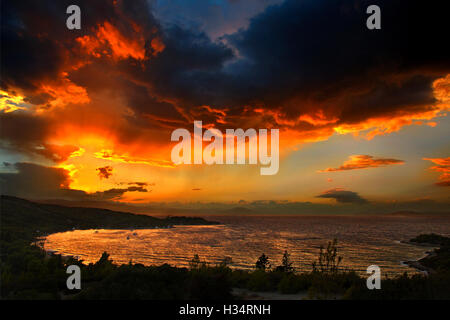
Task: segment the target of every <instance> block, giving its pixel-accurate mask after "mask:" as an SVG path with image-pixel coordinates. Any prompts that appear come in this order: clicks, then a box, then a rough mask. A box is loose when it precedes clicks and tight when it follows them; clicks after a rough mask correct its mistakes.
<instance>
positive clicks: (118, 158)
mask: <svg viewBox="0 0 450 320" xmlns="http://www.w3.org/2000/svg"><path fill="white" fill-rule="evenodd" d="M94 156H95V157H96V158H98V159H104V160H109V161H113V162H121V163H134V164H146V165H149V166H156V167H163V168H174V167H175V165H174V164H173V163H172V162H171V161H166V160H155V159H143V158H137V157H131V156H128V155H126V154H125V155H119V154H116V153H114V151H112V150H101V151H100V152H95V153H94Z"/></svg>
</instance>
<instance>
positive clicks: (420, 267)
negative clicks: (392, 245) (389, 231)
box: [400, 240, 440, 276]
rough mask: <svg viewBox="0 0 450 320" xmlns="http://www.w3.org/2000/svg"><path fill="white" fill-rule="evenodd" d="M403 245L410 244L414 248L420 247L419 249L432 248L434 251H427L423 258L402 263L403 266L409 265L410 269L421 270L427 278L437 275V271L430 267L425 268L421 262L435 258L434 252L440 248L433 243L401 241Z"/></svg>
mask: <svg viewBox="0 0 450 320" xmlns="http://www.w3.org/2000/svg"><path fill="white" fill-rule="evenodd" d="M400 242H401V243H404V244H409V245H413V246H418V247H427V248H430V249H432V250H427V251H425V252H424V256H422V257H421V258H419V259H417V260H407V261H402V263H403V264H405V265H407V266H408V267H410V268H414V269H416V270H419V271H420V272H422V273H424V274H425V275H426V276H428V275H430V274H432V273H435V272H436V271H435V270H434V269H432V268H430V267H427V266H424V265H423V264H422V263H421V261H422V260H424V259H429V258H431V257H435V256H436V253H435V252H434V250H435V249H437V248H439V247H440V246H438V245H436V244H433V243H426V242H423V243H420V242H414V241H409V240H408V241H406V240H402V241H400Z"/></svg>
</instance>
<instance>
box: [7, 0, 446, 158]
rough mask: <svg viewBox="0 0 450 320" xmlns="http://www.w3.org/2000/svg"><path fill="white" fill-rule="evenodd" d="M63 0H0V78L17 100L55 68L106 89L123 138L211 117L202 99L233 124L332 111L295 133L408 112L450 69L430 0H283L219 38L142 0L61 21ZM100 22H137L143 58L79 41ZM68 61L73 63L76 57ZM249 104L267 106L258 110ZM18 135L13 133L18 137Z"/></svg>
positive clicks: (30, 97)
mask: <svg viewBox="0 0 450 320" xmlns="http://www.w3.org/2000/svg"><path fill="white" fill-rule="evenodd" d="M114 3H117V4H116V5H115V4H114ZM150 3H151V2H150ZM69 4H72V2H71V1H69V0H63V1H56V2H55V1H50V0H44V1H32V0H22V1H2V4H1V5H2V10H1V18H2V19H1V21H2V22H1V24H2V31H1V42H2V43H1V44H2V55H1V67H2V68H1V69H2V71H1V73H2V74H1V75H2V77H1V86H2V88H6V89H8V88H11V87H12V88H14V87H18V88H19V89H22V90H25V91H26V96H25V100H26V101H28V102H30V103H32V104H44V103H45V102H47V101H48V99H49V97H48V95H46V94H45V93H42V92H38V91H36V90H35V89H36V87H37V86H38V85H39V81H41V80H42V79H55V78H57V77H58V75H59V74H60V73H61V71H65V72H67V73H68V76H67V78H68V79H69V80H71V81H72V82H73V83H74V84H75V85H78V86H81V87H83V88H85V89H86V91H87V94H88V95H89V97H93V96H95V93H98V92H102V93H103V92H108V93H109V94H110V95H111V96H112V97H113V98H117V99H114V100H113V99H110V101H124V104H125V105H126V107H127V108H129V110H131V112H130V113H120V116H121V117H122V119H124V120H125V121H124V122H125V124H124V125H123V126H120V129H117V127H115V128H114V130H119V131H120V132H119V133H118V136H119V138H118V139H119V141H121V142H124V143H126V142H128V141H131V140H133V139H137V138H141V136H142V132H144V131H146V130H147V131H148V132H149V136H151V137H152V139H161V141H163V140H164V141H166V140H167V139H166V137H167V135H166V134H160V135H157V134H155V132H153V131H151V130H160V128H166V129H172V128H174V127H183V126H185V125H186V124H187V122H192V121H193V120H199V119H200V118H201V119H202V120H203V121H204V123H205V124H206V123H216V125H218V126H220V124H219V123H218V122H217V121H218V119H219V118H220V117H218V116H217V113H215V111H210V110H225V111H226V119H227V121H229V122H233V125H234V126H236V127H246V126H248V125H249V124H251V125H252V126H256V125H261V127H272V126H274V125H276V126H277V127H281V128H282V126H284V125H286V124H285V123H283V122H280V121H279V119H281V120H291V119H294V120H296V119H298V118H299V116H301V115H304V114H309V115H311V114H314V113H315V112H317V111H318V110H321V111H322V112H323V117H324V118H325V119H336V121H335V122H332V123H331V124H330V123H326V122H325V123H322V124H321V123H313V124H311V123H306V122H304V121H300V122H298V121H297V122H296V123H294V124H292V125H290V126H292V127H293V129H295V130H297V131H299V132H302V133H304V132H308V131H312V130H315V129H317V128H319V129H321V127H326V128H325V129H329V128H331V126H336V125H341V124H354V123H361V122H364V121H365V120H367V119H369V118H375V117H387V118H393V117H396V116H404V115H409V114H416V113H420V112H424V111H429V110H430V109H431V108H433V107H432V106H431V105H432V104H433V103H434V97H433V92H432V88H431V84H432V81H433V80H435V79H436V78H438V77H442V76H444V75H445V74H447V73H449V72H450V61H449V60H450V59H449V58H448V54H447V51H446V50H445V49H444V48H443V45H444V42H445V41H444V38H445V37H443V35H445V34H446V30H448V24H447V20H448V19H447V11H445V10H442V8H441V6H440V3H439V2H438V1H434V0H431V1H430V2H429V3H427V5H426V6H424V5H423V3H422V2H420V1H415V0H414V1H408V2H404V1H399V0H383V1H375V2H374V1H366V0H363V1H348V0H328V1H325V0H323V1H319V0H298V1H297V0H295V1H294V0H286V1H284V2H283V3H281V4H280V5H274V6H270V7H268V8H267V9H266V10H265V11H263V12H262V13H261V14H258V15H257V16H255V17H253V18H252V19H251V21H250V23H249V25H248V28H244V29H241V30H239V31H237V32H234V33H232V34H229V35H226V36H224V37H222V38H221V39H218V40H217V41H213V40H211V39H210V38H209V37H208V35H207V34H206V33H205V32H202V31H201V30H197V29H195V27H193V26H190V27H189V28H188V27H184V26H180V25H176V24H172V25H166V24H165V25H164V27H162V26H161V24H160V22H159V21H157V20H156V19H155V17H154V16H153V14H152V10H151V4H150V5H149V2H148V1H145V0H139V1H120V0H119V1H116V2H114V1H106V0H102V1H88V0H82V1H77V4H78V5H79V6H80V7H81V10H82V30H80V31H69V30H67V28H66V27H65V19H66V18H67V15H66V13H65V9H66V8H67V6H68V5H69ZM370 4H377V5H379V6H380V7H381V10H382V29H381V30H368V29H367V28H366V19H367V17H368V15H367V14H366V8H367V6H368V5H370ZM105 22H108V23H110V24H111V25H112V26H114V28H117V30H119V32H120V34H121V35H123V36H124V37H125V38H126V39H129V38H132V36H133V35H135V34H136V30H135V28H136V25H137V26H139V27H140V28H141V29H142V30H141V31H140V32H139V33H138V34H139V35H143V36H144V37H145V39H146V42H145V59H144V60H143V61H139V62H137V61H136V59H134V58H131V57H127V58H124V59H120V60H119V61H118V60H115V59H114V58H113V57H111V56H101V57H92V56H90V54H91V53H92V52H89V51H87V52H84V51H83V52H80V50H81V49H80V46H79V43H78V42H77V41H76V40H75V39H76V38H78V37H82V36H86V35H87V36H90V37H92V38H93V39H94V40H98V39H96V37H98V34H96V32H97V31H98V26H99V25H101V24H104V23H105ZM155 37H157V38H158V39H160V40H161V42H162V43H163V47H164V48H163V49H162V50H161V51H160V52H158V54H154V53H155V52H154V51H152V49H151V46H152V45H151V41H152V39H154V38H155ZM86 59H88V60H89V63H86V61H85V60H86ZM77 63H83V64H82V65H81V66H80V67H79V68H74V66H76V65H77ZM92 99H93V100H94V101H96V100H95V97H94V98H92ZM89 106H90V107H93V108H95V107H96V106H95V105H94V103H92V104H91V105H89ZM203 106H209V107H211V108H212V109H206V108H203ZM255 108H259V109H262V110H263V112H264V111H265V112H266V113H265V114H264V115H262V113H258V114H256V113H254V109H255ZM268 111H273V112H274V113H275V114H276V115H277V117H275V116H273V113H270V112H268ZM277 118H278V120H277ZM8 121H9V120H8ZM39 121H40V120H39ZM255 122H257V123H255ZM294 122H295V121H294ZM222 123H223V121H222ZM40 126H41V125H40V124H37V128H36V129H35V128H33V126H23V127H22V128H23V131H24V132H21V133H18V135H26V136H27V137H30V138H31V139H34V140H37V139H36V138H33V137H38V136H39V135H37V136H36V135H34V134H32V132H34V131H39V132H38V133H40V132H42V131H44V130H45V129H44V130H41V129H40V128H41V127H40ZM26 131H30V133H27V132H26ZM330 132H332V130H331V129H330V130H329V131H326V134H327V135H329V134H331V133H330ZM2 137H3V136H2ZM159 137H164V138H159ZM44 138H45V137H44ZM25 140H26V139H20V141H23V143H24V145H26V143H25ZM17 141H19V140H17ZM43 141H45V140H42V141H41V145H42V143H43ZM35 144H36V143H35ZM12 145H16V146H17V145H19V144H18V143H16V144H14V143H13V144H12ZM25 149H30V148H29V147H27V148H25ZM22 150H24V148H22Z"/></svg>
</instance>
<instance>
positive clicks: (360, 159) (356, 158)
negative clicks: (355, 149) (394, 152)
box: [318, 155, 405, 172]
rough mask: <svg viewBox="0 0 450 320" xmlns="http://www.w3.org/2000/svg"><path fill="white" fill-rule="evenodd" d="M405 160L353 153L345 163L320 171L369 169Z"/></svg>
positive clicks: (401, 162)
mask: <svg viewBox="0 0 450 320" xmlns="http://www.w3.org/2000/svg"><path fill="white" fill-rule="evenodd" d="M403 163H405V162H404V161H403V160H397V159H387V158H374V157H373V156H368V155H352V156H350V157H349V160H347V161H345V162H344V164H343V165H341V166H339V167H337V168H327V169H325V170H319V171H318V172H334V171H346V170H355V169H367V168H377V167H384V166H388V165H393V164H403Z"/></svg>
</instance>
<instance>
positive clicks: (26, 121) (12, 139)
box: [0, 110, 78, 162]
mask: <svg viewBox="0 0 450 320" xmlns="http://www.w3.org/2000/svg"><path fill="white" fill-rule="evenodd" d="M50 134H51V128H50V126H49V121H48V119H46V118H45V117H42V116H39V115H35V114H31V113H28V112H25V111H21V110H19V111H15V112H10V113H3V112H0V136H1V141H0V147H1V148H4V149H6V150H14V151H19V152H23V153H26V154H30V155H32V156H36V155H39V156H42V157H45V158H46V159H49V160H52V161H54V162H62V161H65V160H67V158H68V157H69V156H70V154H71V153H73V152H74V151H76V150H78V147H75V146H71V145H52V144H48V143H46V142H45V140H46V137H47V136H48V135H50Z"/></svg>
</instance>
